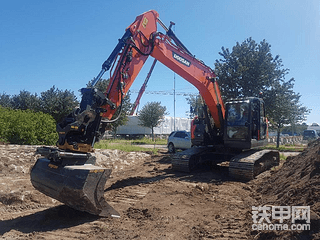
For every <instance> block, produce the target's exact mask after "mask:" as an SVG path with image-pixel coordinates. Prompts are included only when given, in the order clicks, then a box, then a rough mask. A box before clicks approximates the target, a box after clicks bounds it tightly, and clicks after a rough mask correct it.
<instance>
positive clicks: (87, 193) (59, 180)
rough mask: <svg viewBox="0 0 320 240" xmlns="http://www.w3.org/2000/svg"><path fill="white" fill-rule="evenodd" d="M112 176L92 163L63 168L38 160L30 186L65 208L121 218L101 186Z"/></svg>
mask: <svg viewBox="0 0 320 240" xmlns="http://www.w3.org/2000/svg"><path fill="white" fill-rule="evenodd" d="M110 174H111V169H105V168H102V167H99V166H95V165H93V164H82V165H62V164H56V163H54V162H52V161H50V160H49V159H47V158H40V159H38V160H37V162H36V164H35V165H34V166H33V168H32V170H31V174H30V175H31V182H32V185H33V186H34V187H35V188H36V189H37V190H39V191H40V192H42V193H44V194H45V195H47V196H50V197H52V198H54V199H56V200H58V201H60V202H62V203H65V204H66V205H68V206H70V207H72V208H75V209H77V210H80V211H85V212H89V213H91V214H94V215H99V216H102V217H110V216H111V217H120V215H119V213H118V212H117V211H116V210H114V209H113V208H112V207H111V206H110V205H109V204H108V203H107V202H106V201H105V199H104V196H103V195H104V186H105V183H106V181H107V179H108V178H109V176H110Z"/></svg>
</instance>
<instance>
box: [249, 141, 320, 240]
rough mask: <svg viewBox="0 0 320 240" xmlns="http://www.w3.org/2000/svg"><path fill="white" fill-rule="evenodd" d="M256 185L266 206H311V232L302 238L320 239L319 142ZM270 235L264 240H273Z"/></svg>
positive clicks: (258, 181) (285, 235)
mask: <svg viewBox="0 0 320 240" xmlns="http://www.w3.org/2000/svg"><path fill="white" fill-rule="evenodd" d="M254 184H256V186H255V187H256V190H257V192H258V193H261V194H262V200H263V204H264V205H270V204H271V205H273V206H310V212H311V214H310V215H311V231H308V233H306V232H304V233H300V235H301V234H302V235H303V236H310V237H311V236H312V239H314V238H317V239H319V238H320V232H319V231H320V202H319V199H320V141H314V142H312V143H310V144H309V146H308V148H307V149H306V150H305V151H303V152H302V153H301V154H299V155H297V156H295V157H288V158H287V160H286V161H285V163H284V164H283V166H282V167H281V168H280V169H279V170H277V171H274V172H272V173H271V176H265V177H263V178H260V179H258V180H257V181H254ZM270 234H271V235H270ZM270 234H269V235H266V236H265V237H263V238H264V239H265V238H268V239H270V237H272V238H273V235H272V234H273V233H270ZM302 235H301V236H302ZM274 236H275V237H274V238H277V239H279V237H280V238H281V237H288V236H287V233H284V234H280V235H279V234H277V235H274ZM297 239H299V238H297ZM307 239H309V238H307ZM310 239H311V238H310Z"/></svg>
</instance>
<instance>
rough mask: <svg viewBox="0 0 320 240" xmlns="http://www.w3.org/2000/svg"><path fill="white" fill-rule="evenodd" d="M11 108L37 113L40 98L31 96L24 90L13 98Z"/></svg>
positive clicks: (34, 95) (35, 95)
mask: <svg viewBox="0 0 320 240" xmlns="http://www.w3.org/2000/svg"><path fill="white" fill-rule="evenodd" d="M11 106H12V108H13V109H20V110H27V109H29V110H32V111H37V110H38V108H39V98H38V96H37V94H31V93H30V92H28V91H26V90H23V91H20V93H19V94H18V95H14V96H13V97H12V98H11Z"/></svg>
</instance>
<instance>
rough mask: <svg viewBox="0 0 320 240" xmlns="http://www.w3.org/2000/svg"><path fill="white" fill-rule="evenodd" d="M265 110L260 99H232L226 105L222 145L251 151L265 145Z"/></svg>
mask: <svg viewBox="0 0 320 240" xmlns="http://www.w3.org/2000/svg"><path fill="white" fill-rule="evenodd" d="M265 121H266V120H265V110H264V103H263V100H262V99H259V98H243V99H234V100H230V101H228V102H227V103H226V121H225V128H224V144H225V146H228V147H230V148H237V149H251V148H255V147H259V146H263V145H265V144H266V122H265Z"/></svg>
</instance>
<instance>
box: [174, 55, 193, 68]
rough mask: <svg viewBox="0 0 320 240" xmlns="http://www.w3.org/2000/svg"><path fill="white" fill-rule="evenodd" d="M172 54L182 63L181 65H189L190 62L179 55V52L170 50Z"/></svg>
mask: <svg viewBox="0 0 320 240" xmlns="http://www.w3.org/2000/svg"><path fill="white" fill-rule="evenodd" d="M172 56H173V58H174V59H176V60H177V61H178V62H180V63H182V64H183V65H186V66H187V67H190V65H191V62H190V61H188V60H187V59H185V58H183V57H181V56H180V55H179V54H177V53H175V52H172Z"/></svg>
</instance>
